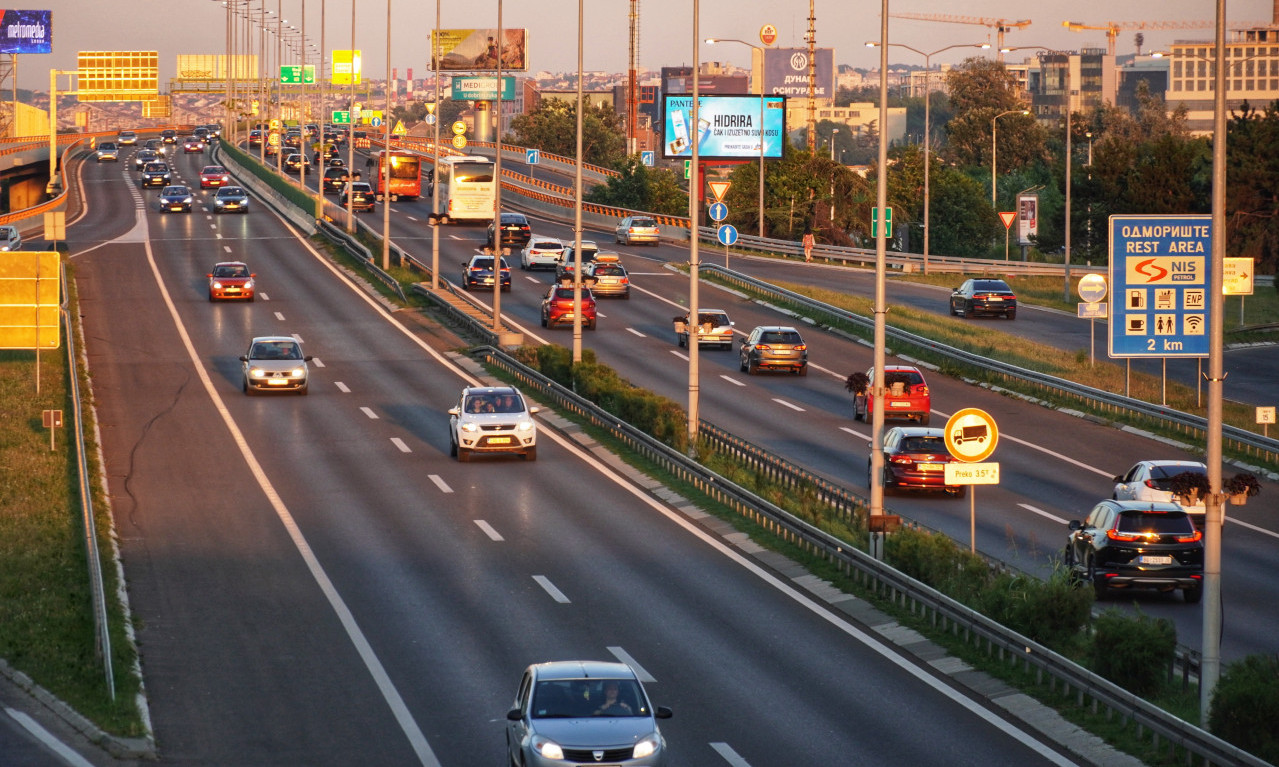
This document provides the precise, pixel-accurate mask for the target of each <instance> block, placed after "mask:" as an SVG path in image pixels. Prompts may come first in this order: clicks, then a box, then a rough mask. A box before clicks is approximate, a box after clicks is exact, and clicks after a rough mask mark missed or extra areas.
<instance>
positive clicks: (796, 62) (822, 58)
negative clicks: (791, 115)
mask: <svg viewBox="0 0 1279 767" xmlns="http://www.w3.org/2000/svg"><path fill="white" fill-rule="evenodd" d="M815 53H816V59H817V65H816V68H815V70H814V72H813V76H814V78H815V80H814V83H815V87H814V89H813V98H817V99H834V98H835V50H834V49H833V48H818V49H817V50H816V52H815ZM764 92H765V93H767V94H769V95H773V96H803V97H804V98H808V49H807V48H765V49H764Z"/></svg>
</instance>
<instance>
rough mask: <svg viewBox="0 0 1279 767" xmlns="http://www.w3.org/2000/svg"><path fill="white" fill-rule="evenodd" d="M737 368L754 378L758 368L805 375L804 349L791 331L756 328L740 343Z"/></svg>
mask: <svg viewBox="0 0 1279 767" xmlns="http://www.w3.org/2000/svg"><path fill="white" fill-rule="evenodd" d="M741 368H742V370H743V371H744V372H746V373H750V374H751V375H755V373H757V372H759V370H760V369H761V368H763V369H767V370H788V371H790V372H792V373H794V374H796V375H801V376H806V375H808V345H807V344H805V343H804V339H803V338H802V337H801V336H800V335H799V331H798V330H796V329H795V328H792V327H782V326H779V325H760V326H759V327H757V328H755V329H754V330H752V331H751V334H750V335H749V336H747V337H746V338H743V339H742V353H741Z"/></svg>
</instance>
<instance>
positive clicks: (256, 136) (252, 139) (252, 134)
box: [249, 128, 263, 146]
mask: <svg viewBox="0 0 1279 767" xmlns="http://www.w3.org/2000/svg"><path fill="white" fill-rule="evenodd" d="M262 136H263V131H260V130H257V129H256V128H255V129H253V130H251V131H249V146H262Z"/></svg>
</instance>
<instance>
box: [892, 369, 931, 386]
mask: <svg viewBox="0 0 1279 767" xmlns="http://www.w3.org/2000/svg"><path fill="white" fill-rule="evenodd" d="M885 381H886V382H887V383H888V384H889V385H890V386H891V385H892V384H894V383H903V384H906V385H907V386H918V385H919V384H922V383H923V382H924V377H923V375H921V374H920V373H919V371H918V370H889V371H888V372H887V373H886V374H885Z"/></svg>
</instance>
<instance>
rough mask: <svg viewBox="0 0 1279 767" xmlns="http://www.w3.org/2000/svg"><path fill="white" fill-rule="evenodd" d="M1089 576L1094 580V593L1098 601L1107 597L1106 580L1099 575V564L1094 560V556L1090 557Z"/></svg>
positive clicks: (1090, 579) (1089, 578)
mask: <svg viewBox="0 0 1279 767" xmlns="http://www.w3.org/2000/svg"><path fill="white" fill-rule="evenodd" d="M1087 573H1088V574H1087V576H1086V577H1087V578H1088V580H1089V581H1091V582H1092V593H1093V596H1094V597H1095V598H1096V600H1097V601H1098V602H1100V601H1101V600H1103V599H1105V598H1106V592H1107V591H1108V589H1107V588H1106V581H1105V580H1104V579H1102V578H1099V577H1098V576H1097V565H1096V563H1094V562H1093V559H1092V557H1089V558H1088V567H1087Z"/></svg>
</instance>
